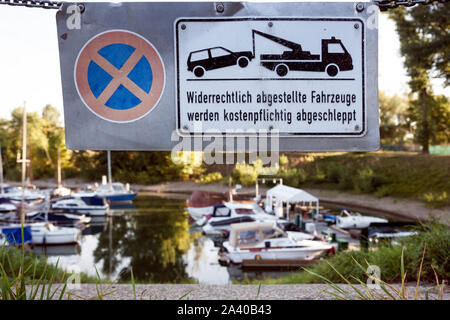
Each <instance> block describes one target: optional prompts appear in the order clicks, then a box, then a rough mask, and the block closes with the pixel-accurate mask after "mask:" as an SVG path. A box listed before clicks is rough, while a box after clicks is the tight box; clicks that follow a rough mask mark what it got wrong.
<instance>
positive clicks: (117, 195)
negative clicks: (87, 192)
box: [95, 150, 137, 202]
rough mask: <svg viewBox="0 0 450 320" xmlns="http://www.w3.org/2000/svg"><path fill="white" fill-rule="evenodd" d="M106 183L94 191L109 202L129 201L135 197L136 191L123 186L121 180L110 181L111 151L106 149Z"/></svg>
mask: <svg viewBox="0 0 450 320" xmlns="http://www.w3.org/2000/svg"><path fill="white" fill-rule="evenodd" d="M107 152H108V180H109V183H108V184H102V185H101V186H99V187H98V188H97V189H96V190H95V192H96V194H97V195H98V196H99V197H101V198H105V199H106V200H108V201H109V202H130V201H133V200H134V198H136V195H137V194H136V193H135V192H132V191H130V190H128V189H127V188H125V186H124V184H123V183H121V182H114V183H113V182H112V175H111V151H110V150H108V151H107Z"/></svg>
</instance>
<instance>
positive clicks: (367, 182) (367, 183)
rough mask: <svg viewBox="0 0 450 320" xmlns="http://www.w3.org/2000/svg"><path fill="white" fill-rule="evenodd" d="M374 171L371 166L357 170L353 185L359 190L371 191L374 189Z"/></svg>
mask: <svg viewBox="0 0 450 320" xmlns="http://www.w3.org/2000/svg"><path fill="white" fill-rule="evenodd" d="M373 180H374V172H373V170H372V169H371V168H361V169H359V170H358V171H357V172H356V175H355V178H354V180H353V187H354V189H355V191H357V192H365V193H369V192H371V191H372V190H373V187H374V186H373Z"/></svg>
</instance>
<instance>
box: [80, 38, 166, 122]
mask: <svg viewBox="0 0 450 320" xmlns="http://www.w3.org/2000/svg"><path fill="white" fill-rule="evenodd" d="M74 78H75V86H76V89H77V91H78V94H79V96H80V98H81V100H82V101H83V102H84V104H85V105H86V107H88V109H89V110H91V111H92V112H93V113H94V114H96V115H97V116H99V117H101V118H102V119H105V120H108V121H112V122H131V121H135V120H137V119H140V118H142V117H143V116H145V115H146V114H147V113H149V112H150V111H151V110H152V109H153V108H154V107H155V106H156V105H157V104H158V101H159V99H160V98H161V95H162V93H163V90H164V84H165V72H164V65H163V62H162V59H161V56H160V55H159V53H158V51H157V50H156V49H155V48H154V47H153V45H152V44H151V43H150V42H149V41H147V40H146V39H144V38H143V37H142V36H140V35H138V34H136V33H133V32H130V31H125V30H111V31H106V32H103V33H100V34H98V35H96V36H95V37H93V38H92V39H90V40H89V41H88V42H87V43H86V44H85V45H84V46H83V48H82V49H81V51H80V53H79V54H78V57H77V60H76V62H75V69H74Z"/></svg>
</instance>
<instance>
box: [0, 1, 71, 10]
mask: <svg viewBox="0 0 450 320" xmlns="http://www.w3.org/2000/svg"><path fill="white" fill-rule="evenodd" d="M0 4H6V5H10V6H21V7H28V8H43V9H59V8H60V7H61V6H62V5H63V2H61V1H48V0H41V1H39V0H0Z"/></svg>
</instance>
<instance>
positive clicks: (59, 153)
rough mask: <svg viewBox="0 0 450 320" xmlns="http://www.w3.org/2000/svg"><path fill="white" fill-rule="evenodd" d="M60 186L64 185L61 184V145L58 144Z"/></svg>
mask: <svg viewBox="0 0 450 320" xmlns="http://www.w3.org/2000/svg"><path fill="white" fill-rule="evenodd" d="M57 179H58V188H61V187H62V184H61V152H60V146H59V145H58V178H57Z"/></svg>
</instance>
